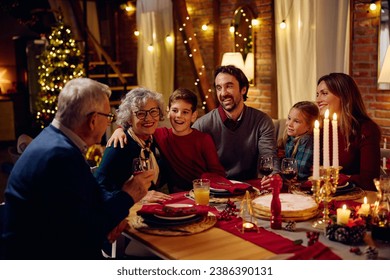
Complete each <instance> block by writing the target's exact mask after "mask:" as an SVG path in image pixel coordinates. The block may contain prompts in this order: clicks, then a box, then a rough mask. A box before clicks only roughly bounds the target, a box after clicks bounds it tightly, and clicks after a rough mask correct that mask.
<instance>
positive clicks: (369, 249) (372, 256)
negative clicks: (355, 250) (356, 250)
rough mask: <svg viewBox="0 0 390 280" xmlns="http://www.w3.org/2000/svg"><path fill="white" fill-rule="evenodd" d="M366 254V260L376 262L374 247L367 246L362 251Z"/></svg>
mask: <svg viewBox="0 0 390 280" xmlns="http://www.w3.org/2000/svg"><path fill="white" fill-rule="evenodd" d="M364 253H365V254H366V258H367V260H376V259H378V249H377V248H375V247H371V246H368V247H367V248H366V250H365V251H364Z"/></svg>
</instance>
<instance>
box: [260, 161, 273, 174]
mask: <svg viewBox="0 0 390 280" xmlns="http://www.w3.org/2000/svg"><path fill="white" fill-rule="evenodd" d="M272 171H274V158H273V156H262V157H260V160H259V172H260V173H261V174H262V175H263V176H268V175H270V174H271V173H272Z"/></svg>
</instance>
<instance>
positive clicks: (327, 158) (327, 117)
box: [323, 109, 330, 168]
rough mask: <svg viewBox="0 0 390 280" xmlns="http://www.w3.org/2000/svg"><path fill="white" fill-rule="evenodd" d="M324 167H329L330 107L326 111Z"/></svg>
mask: <svg viewBox="0 0 390 280" xmlns="http://www.w3.org/2000/svg"><path fill="white" fill-rule="evenodd" d="M323 143H324V147H323V149H324V164H323V165H324V168H329V166H330V162H329V109H326V111H325V119H324V140H323Z"/></svg>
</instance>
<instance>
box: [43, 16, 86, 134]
mask: <svg viewBox="0 0 390 280" xmlns="http://www.w3.org/2000/svg"><path fill="white" fill-rule="evenodd" d="M39 60H40V63H41V64H40V66H39V67H38V77H39V78H38V83H39V86H40V92H39V94H38V99H37V104H36V113H35V116H36V121H37V123H38V125H39V126H40V128H44V127H46V126H47V125H49V124H50V122H51V121H52V120H53V118H54V115H55V113H56V111H57V98H58V95H59V93H60V91H61V89H62V88H63V86H64V85H65V83H66V82H67V81H69V80H71V79H74V78H78V77H82V76H84V73H85V71H84V68H83V57H82V55H81V51H80V49H78V48H77V45H76V42H75V40H74V39H73V38H72V32H71V30H70V28H69V27H67V26H65V25H64V23H63V22H62V20H61V19H60V20H59V21H58V23H57V24H56V25H55V26H54V27H52V32H51V34H50V35H49V38H48V44H47V46H46V48H45V50H44V51H43V52H42V54H41V55H40V56H39Z"/></svg>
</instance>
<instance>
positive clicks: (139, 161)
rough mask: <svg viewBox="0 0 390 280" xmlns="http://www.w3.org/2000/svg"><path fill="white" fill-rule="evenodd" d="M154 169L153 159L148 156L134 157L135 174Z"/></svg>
mask: <svg viewBox="0 0 390 280" xmlns="http://www.w3.org/2000/svg"><path fill="white" fill-rule="evenodd" d="M150 169H153V164H152V161H151V160H150V159H148V158H141V157H137V158H134V159H133V174H134V175H136V174H139V173H141V172H143V171H146V170H150Z"/></svg>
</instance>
